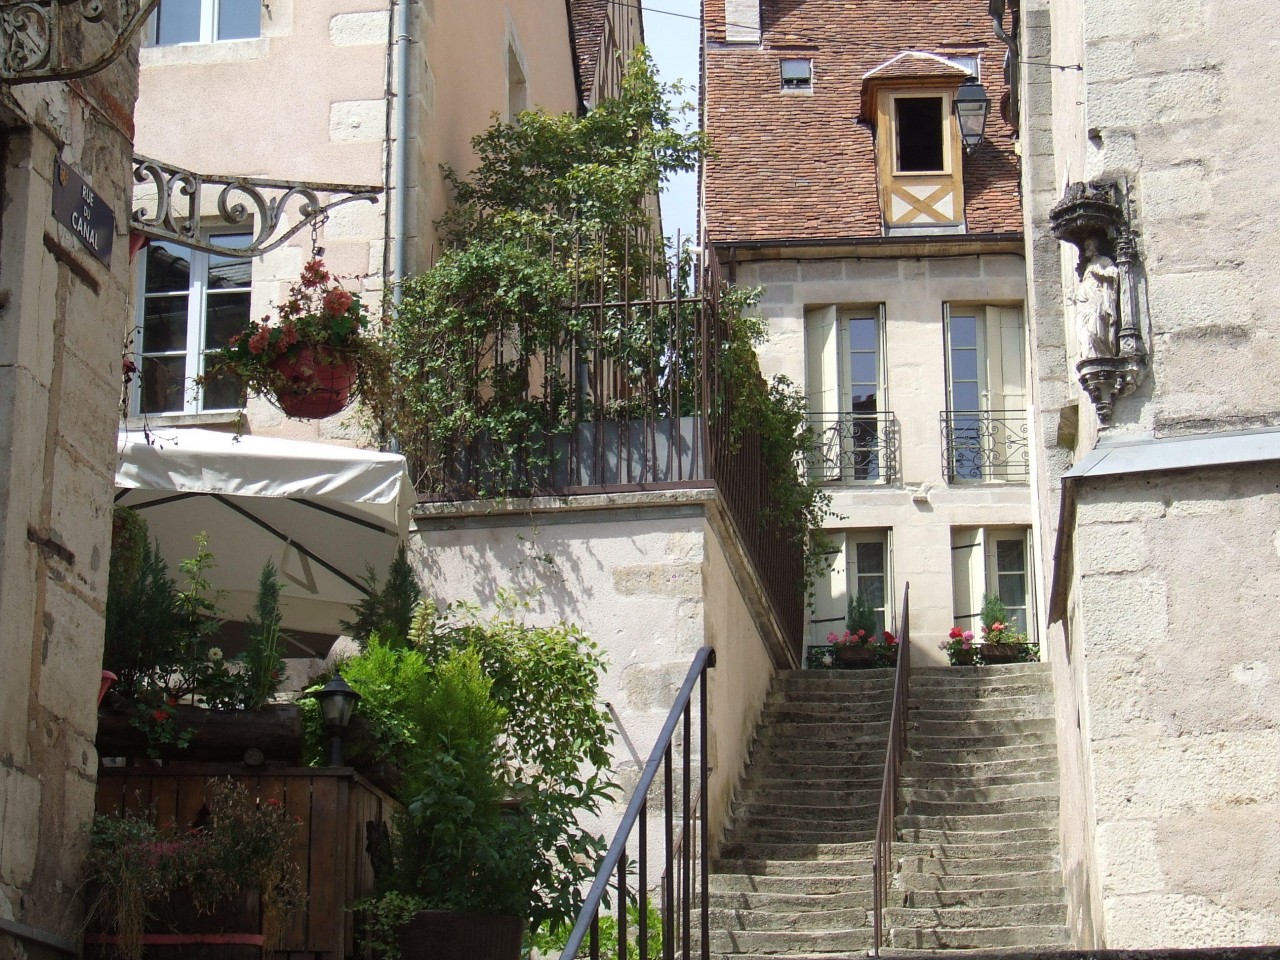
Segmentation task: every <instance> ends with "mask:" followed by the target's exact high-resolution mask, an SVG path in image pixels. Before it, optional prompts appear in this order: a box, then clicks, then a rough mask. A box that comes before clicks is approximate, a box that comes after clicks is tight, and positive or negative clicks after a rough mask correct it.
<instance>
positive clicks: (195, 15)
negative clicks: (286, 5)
mask: <svg viewBox="0 0 1280 960" xmlns="http://www.w3.org/2000/svg"><path fill="white" fill-rule="evenodd" d="M261 32H262V0H160V5H159V6H158V7H156V12H155V13H154V14H152V16H151V20H150V21H149V22H148V24H147V43H148V45H150V46H157V47H166V46H171V45H173V44H176V43H213V42H214V41H215V40H251V39H253V38H255V37H258V36H261Z"/></svg>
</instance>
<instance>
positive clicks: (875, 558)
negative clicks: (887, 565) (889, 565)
mask: <svg viewBox="0 0 1280 960" xmlns="http://www.w3.org/2000/svg"><path fill="white" fill-rule="evenodd" d="M856 552H857V560H858V576H859V577H861V576H863V575H864V574H868V573H880V574H883V573H884V545H883V544H880V543H859V544H857V545H856Z"/></svg>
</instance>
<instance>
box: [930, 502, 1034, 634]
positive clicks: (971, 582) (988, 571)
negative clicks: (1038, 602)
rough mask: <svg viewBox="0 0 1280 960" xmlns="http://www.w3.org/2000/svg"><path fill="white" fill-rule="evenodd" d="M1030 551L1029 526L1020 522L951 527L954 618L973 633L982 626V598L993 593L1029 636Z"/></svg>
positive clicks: (1030, 602) (1032, 624)
mask: <svg viewBox="0 0 1280 960" xmlns="http://www.w3.org/2000/svg"><path fill="white" fill-rule="evenodd" d="M1030 556H1031V550H1030V531H1029V530H1028V529H1027V528H1025V527H1007V528H1006V527H986V528H976V529H960V528H957V529H953V530H952V531H951V573H952V581H953V612H954V616H955V622H956V624H957V625H959V626H961V627H964V628H965V629H968V630H973V631H974V633H977V632H978V631H979V630H980V629H981V626H982V620H981V617H980V613H981V611H982V603H983V600H984V598H985V597H987V596H988V595H990V594H994V595H996V596H997V597H999V598H1000V602H1001V603H1003V604H1004V606H1005V609H1006V610H1007V611H1008V612H1009V619H1010V620H1011V621H1013V622H1014V623H1015V624H1017V627H1018V630H1019V631H1020V632H1022V633H1025V634H1026V635H1027V636H1028V637H1031V638H1032V639H1033V640H1034V639H1035V636H1034V632H1033V628H1034V626H1035V617H1034V609H1033V597H1032V591H1031V570H1030V564H1029V562H1028V561H1029V558H1030Z"/></svg>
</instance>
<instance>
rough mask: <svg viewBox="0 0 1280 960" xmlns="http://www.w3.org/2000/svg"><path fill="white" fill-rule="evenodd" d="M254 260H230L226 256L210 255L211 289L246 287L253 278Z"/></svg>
mask: <svg viewBox="0 0 1280 960" xmlns="http://www.w3.org/2000/svg"><path fill="white" fill-rule="evenodd" d="M252 268H253V261H251V260H230V259H228V258H226V257H218V256H211V257H209V289H210V290H233V289H242V290H243V289H246V288H248V286H249V283H250V281H251V280H252V279H253V274H252Z"/></svg>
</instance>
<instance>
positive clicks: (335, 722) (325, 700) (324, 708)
mask: <svg viewBox="0 0 1280 960" xmlns="http://www.w3.org/2000/svg"><path fill="white" fill-rule="evenodd" d="M311 696H313V697H315V698H316V699H317V700H319V701H320V715H321V717H323V718H324V732H325V735H326V736H328V737H329V738H330V740H329V766H331V767H341V766H344V762H343V759H342V738H343V737H345V736H346V735H347V726H348V724H350V723H351V712H352V711H353V710H354V709H355V708H356V703H358V702H359V700H360V694H358V693H356V692H355V691H354V690H352V689H351V687H349V686H348V685H347V681H345V680H343V679H342V674H340V673H335V674H334V675H333V679H332V680H330V681H329V682H328V683H326V684H325V685H324V686H323V687H322V688H321V689H319V690H317V691H316V692H315V693H313V694H311Z"/></svg>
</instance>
